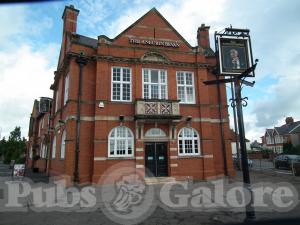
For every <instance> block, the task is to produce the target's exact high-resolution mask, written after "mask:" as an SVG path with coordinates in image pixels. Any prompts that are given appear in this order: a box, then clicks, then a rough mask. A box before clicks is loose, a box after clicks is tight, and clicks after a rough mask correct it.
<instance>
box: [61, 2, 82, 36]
mask: <svg viewBox="0 0 300 225" xmlns="http://www.w3.org/2000/svg"><path fill="white" fill-rule="evenodd" d="M78 14H79V10H78V9H75V8H74V6H73V5H70V6H66V7H65V10H64V13H63V15H62V19H63V21H64V28H63V33H66V32H71V33H76V28H77V16H78Z"/></svg>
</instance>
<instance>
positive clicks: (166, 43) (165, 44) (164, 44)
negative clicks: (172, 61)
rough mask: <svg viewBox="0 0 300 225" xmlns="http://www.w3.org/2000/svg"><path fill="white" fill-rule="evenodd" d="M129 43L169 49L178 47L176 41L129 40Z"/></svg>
mask: <svg viewBox="0 0 300 225" xmlns="http://www.w3.org/2000/svg"><path fill="white" fill-rule="evenodd" d="M129 43H130V44H135V45H151V46H161V47H170V48H179V47H180V44H179V43H178V42H177V41H158V40H148V39H136V38H129Z"/></svg>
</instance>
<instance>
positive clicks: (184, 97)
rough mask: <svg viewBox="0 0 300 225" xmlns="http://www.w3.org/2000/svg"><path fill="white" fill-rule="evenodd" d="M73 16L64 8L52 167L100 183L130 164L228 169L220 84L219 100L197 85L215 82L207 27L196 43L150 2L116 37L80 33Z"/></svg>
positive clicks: (165, 169) (186, 173) (200, 174)
mask: <svg viewBox="0 0 300 225" xmlns="http://www.w3.org/2000/svg"><path fill="white" fill-rule="evenodd" d="M78 14H79V10H77V9H75V8H74V7H73V6H67V7H65V10H64V12H63V16H62V19H63V34H62V45H61V51H60V56H59V62H58V68H57V71H56V72H55V77H54V83H53V84H52V85H51V89H52V90H53V104H52V111H51V121H50V126H51V129H50V130H51V132H50V141H49V145H48V149H49V151H47V158H48V163H47V165H46V167H47V168H46V170H47V171H48V173H49V174H50V175H51V176H60V175H68V176H70V177H71V178H72V180H74V181H76V182H79V183H86V182H98V180H99V179H100V178H101V177H102V174H103V173H104V172H105V171H106V170H107V169H108V168H109V167H110V166H113V165H115V164H117V163H119V162H126V163H127V164H128V166H132V167H133V168H135V169H136V170H137V171H139V172H142V173H143V174H144V175H145V176H146V177H147V176H157V177H161V176H170V177H175V178H185V177H193V179H195V180H205V179H214V178H216V177H222V176H224V175H225V176H227V175H228V176H232V175H234V170H233V166H232V159H231V146H230V132H229V120H228V111H227V107H228V106H227V100H226V89H225V85H224V84H221V85H220V93H221V98H220V99H219V98H218V89H217V86H216V85H212V86H206V85H204V84H203V81H206V80H212V79H215V76H214V75H213V74H212V73H211V71H212V70H213V68H214V66H215V65H216V59H215V56H214V52H213V51H212V49H211V48H210V43H209V27H208V26H205V25H201V27H199V29H198V31H197V35H195V38H196V37H197V40H198V45H197V46H195V47H192V46H191V45H190V44H189V43H188V42H187V41H186V40H185V39H184V38H183V37H182V36H181V35H180V34H179V33H178V32H177V31H176V30H175V29H174V28H173V27H172V25H170V24H169V22H168V21H167V20H166V19H165V18H164V17H163V16H162V15H161V14H160V13H159V12H158V11H157V10H156V9H155V8H153V9H151V10H150V11H149V12H147V13H146V14H145V15H144V16H142V17H141V18H140V19H138V20H137V21H136V22H135V23H133V24H132V25H131V26H129V27H128V28H127V29H126V30H124V31H122V32H121V33H120V34H119V35H117V36H116V37H115V38H113V39H110V38H108V37H107V36H105V35H100V36H99V37H98V39H93V38H89V37H85V36H82V35H80V34H77V33H76V26H77V16H78ZM220 103H221V104H220ZM36 133H37V132H36ZM36 133H35V134H36ZM29 146H30V144H29ZM36 152H37V154H38V152H40V151H36ZM29 162H30V160H29ZM38 165H39V164H38ZM148 171H150V173H149V172H148Z"/></svg>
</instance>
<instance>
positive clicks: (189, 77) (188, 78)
mask: <svg viewBox="0 0 300 225" xmlns="http://www.w3.org/2000/svg"><path fill="white" fill-rule="evenodd" d="M185 81H186V84H187V85H192V84H193V77H192V74H191V73H186V75H185Z"/></svg>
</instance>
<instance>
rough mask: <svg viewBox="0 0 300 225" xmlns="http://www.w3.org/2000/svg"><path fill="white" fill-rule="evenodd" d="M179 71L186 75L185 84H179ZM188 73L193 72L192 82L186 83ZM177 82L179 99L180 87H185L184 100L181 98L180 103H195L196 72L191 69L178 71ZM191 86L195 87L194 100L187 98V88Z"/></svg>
mask: <svg viewBox="0 0 300 225" xmlns="http://www.w3.org/2000/svg"><path fill="white" fill-rule="evenodd" d="M179 73H183V77H184V84H179V83H178V76H179ZM187 74H191V75H192V84H187V83H186V76H187ZM176 84H177V99H178V100H181V99H179V87H183V88H184V100H181V101H180V102H179V103H183V104H195V103H196V100H195V80H194V73H193V72H191V71H176ZM188 87H191V88H193V101H188V100H187V88H188Z"/></svg>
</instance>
